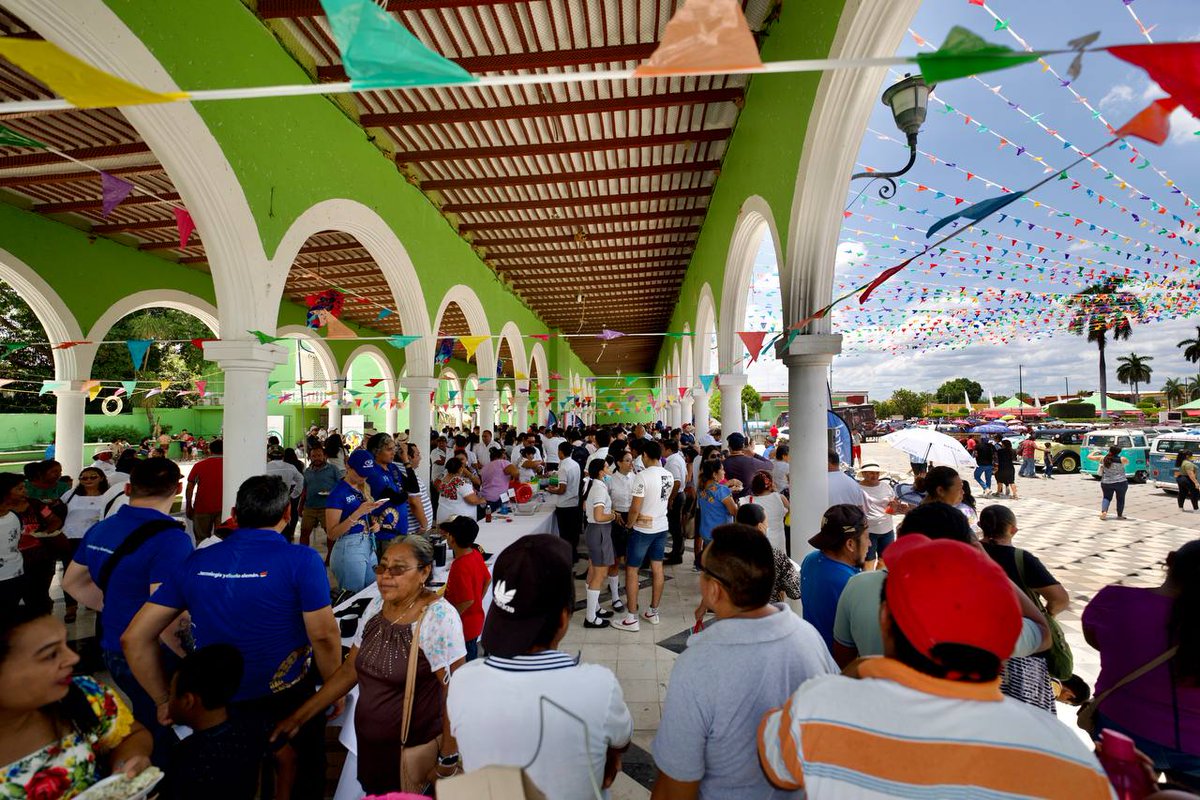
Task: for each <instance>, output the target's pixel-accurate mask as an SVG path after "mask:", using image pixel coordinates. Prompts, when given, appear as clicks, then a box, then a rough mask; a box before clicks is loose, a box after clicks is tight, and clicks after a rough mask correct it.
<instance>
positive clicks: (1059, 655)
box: [1015, 547, 1075, 681]
mask: <svg viewBox="0 0 1200 800" xmlns="http://www.w3.org/2000/svg"><path fill="white" fill-rule="evenodd" d="M1015 549H1016V551H1017V552H1016V560H1017V575H1018V577H1020V578H1021V589H1022V590H1024V592H1025V594H1026V595H1028V596H1029V599H1030V600H1032V601H1033V604H1034V605H1036V606H1037V607H1038V610H1039V611H1041V612H1042V616H1043V617H1045V619H1046V624H1047V625H1048V626H1049V627H1050V649H1049V650H1047V651H1046V665H1047V666H1048V667H1049V668H1050V674H1051V675H1052V676H1053V677H1055V678H1058V679H1059V680H1060V681H1065V680H1066V679H1067V678H1069V677H1071V674H1072V672H1073V670H1074V669H1075V656H1074V655H1073V654H1072V653H1071V645H1070V644H1069V643H1068V642H1067V635H1066V634H1065V633H1063V629H1062V626H1061V625H1059V624H1058V620H1056V619H1055V618H1054V617H1052V616H1050V614H1049V613H1047V611H1046V604H1045V603H1043V602H1042V596H1041V595H1040V594H1038V593H1037V592H1035V591H1033V590H1032V589H1030V588H1029V584H1028V583H1026V582H1025V551H1024V550H1022V549H1021V548H1019V547H1018V548H1015Z"/></svg>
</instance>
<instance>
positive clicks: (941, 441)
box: [881, 428, 975, 467]
mask: <svg viewBox="0 0 1200 800" xmlns="http://www.w3.org/2000/svg"><path fill="white" fill-rule="evenodd" d="M881 441H883V442H884V443H885V444H887V445H888V446H890V447H894V448H896V449H897V450H899V451H900V452H902V453H908V454H909V455H910V456H916V457H917V458H923V459H925V461H927V462H931V463H933V464H943V465H945V466H948V467H974V466H975V457H974V456H972V455H971V454H970V453H968V452H967V448H965V447H963V445H962V442H960V441H958V440H957V439H955V438H953V437H950V436H947V435H946V434H944V433H938V432H937V431H933V430H929V429H927V428H905V429H903V430H899V431H896V432H895V433H889V434H888V435H887V436H884V437H883V439H882V440H881Z"/></svg>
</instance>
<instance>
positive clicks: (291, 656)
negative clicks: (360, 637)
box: [121, 475, 342, 800]
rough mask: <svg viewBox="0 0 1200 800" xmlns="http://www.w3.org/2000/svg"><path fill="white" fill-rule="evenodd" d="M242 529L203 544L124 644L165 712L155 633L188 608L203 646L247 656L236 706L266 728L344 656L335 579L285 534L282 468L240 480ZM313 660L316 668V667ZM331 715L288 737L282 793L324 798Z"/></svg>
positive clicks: (287, 510)
mask: <svg viewBox="0 0 1200 800" xmlns="http://www.w3.org/2000/svg"><path fill="white" fill-rule="evenodd" d="M236 514H237V521H238V526H239V527H238V529H237V530H235V531H234V532H233V533H231V534H230V535H229V536H228V537H226V539H225V541H223V542H221V543H220V544H218V545H214V546H212V547H206V548H202V549H200V550H197V551H196V552H195V553H193V554H192V555H191V556H189V557H188V559H187V560H186V561H185V562H184V563H183V564H182V566H181V567H180V568H179V569H178V570H177V571H176V572H175V574H174V575H172V576H171V577H170V578H168V579H167V580H166V581H165V582H164V583H163V585H162V586H160V587H159V589H158V591H157V592H155V593H154V596H153V597H152V598H151V599H150V601H149V602H148V603H146V605H145V606H144V607H143V608H142V610H141V611H140V612H139V613H138V615H137V616H136V617H135V618H134V620H133V622H132V623H130V625H129V628H128V630H126V631H125V635H124V636H122V637H121V644H122V646H123V647H124V649H125V655H126V658H128V659H129V664H130V666H131V667H132V668H133V672H134V675H136V676H137V679H138V681H140V682H141V684H142V686H143V687H144V688H145V689H146V691H147V692H148V693H149V694H150V696H151V697H152V698H153V699H154V701H155V702H156V703H157V704H158V716H159V719H160V720H163V721H164V722H165V721H167V719H168V717H169V714H168V712H167V699H168V691H167V679H166V675H165V673H164V670H163V665H162V660H161V658H160V657H159V653H158V648H157V647H156V646H155V641H156V640H157V639H158V637H159V636H160V635H161V634H162V632H163V631H164V630H165V629H166V628H167V626H168V625H170V624H171V621H172V620H173V619H175V617H177V616H178V615H179V614H180V613H181V612H182V611H187V612H189V614H190V615H191V621H192V630H193V635H194V637H195V640H196V646H197V647H198V648H199V647H206V646H208V645H210V644H216V643H224V644H231V645H233V646H234V647H236V648H237V649H238V650H239V651H240V652H241V654H242V657H243V659H244V660H245V670H244V672H243V675H242V681H241V684H240V685H239V687H238V690H237V693H236V694H235V695H234V697H233V701H234V707H233V708H234V712H235V713H241V714H246V715H249V716H251V717H252V718H253V719H254V720H255V722H256V723H258V724H259V725H260V729H261V730H262V733H263V739H262V741H263V743H264V746H265V742H266V733H267V731H269V730H271V728H272V727H274V725H275V724H276V723H278V722H279V721H280V720H282V719H283V718H284V717H286V716H288V715H289V714H291V713H292V712H293V711H295V710H296V709H297V708H299V707H300V705H301V704H303V702H304V701H305V700H307V699H308V698H310V697H311V696H312V695H313V693H314V692H315V691H316V685H317V682H318V675H317V673H318V671H319V673H320V676H321V677H322V678H323V679H325V680H328V679H329V676H331V675H332V674H333V673H334V672H335V671H336V670H337V668H338V666H339V665H340V664H341V661H342V647H341V636H340V633H339V631H338V626H337V623H336V621H335V620H334V618H333V609H332V608H331V607H330V602H329V579H328V578H327V577H326V575H325V565H324V564H323V563H322V561H321V557H320V556H319V555H317V552H316V551H315V550H313V549H312V548H309V547H304V546H302V545H298V544H291V543H289V542H288V541H287V540H286V539H284V538H283V535H282V533H281V532H282V531H283V529H284V528H285V527H287V524H288V521H289V518H290V516H291V504H290V503H289V497H288V488H287V486H286V484H284V482H283V481H282V480H281V479H279V478H278V477H275V476H268V475H258V476H255V477H253V478H249V479H247V480H246V481H245V483H243V484H242V485H241V487H240V488H239V489H238V494H237V506H236ZM314 661H315V662H316V669H315V670H314V669H313V668H312V666H313V662H314ZM324 728H325V720H324V718H323V717H322V716H320V715H318V716H317V717H315V718H314V720H313V723H311V724H309V725H306V726H305V727H304V728H302V729H301V730H300V732H299V733H298V734H297V735H296V737H295V738H293V739H292V740H291V744H290V747H291V748H294V749H295V752H294V753H289V756H290V757H288V758H280V759H278V760H277V764H276V777H277V780H278V786H279V788H280V794H281V795H282V796H286V789H285V787H292V788H291V797H292V798H297V799H299V800H306V798H313V799H314V800H317V799H319V798H321V797H322V796H323V794H324V786H325V742H324Z"/></svg>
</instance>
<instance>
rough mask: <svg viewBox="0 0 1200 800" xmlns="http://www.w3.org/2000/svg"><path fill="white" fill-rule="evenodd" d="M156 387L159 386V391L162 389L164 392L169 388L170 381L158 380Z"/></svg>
mask: <svg viewBox="0 0 1200 800" xmlns="http://www.w3.org/2000/svg"><path fill="white" fill-rule="evenodd" d="M158 388H159V389H160V390H161V391H164V392H165V391H166V390H167V389H170V388H171V382H170V381H159V382H158Z"/></svg>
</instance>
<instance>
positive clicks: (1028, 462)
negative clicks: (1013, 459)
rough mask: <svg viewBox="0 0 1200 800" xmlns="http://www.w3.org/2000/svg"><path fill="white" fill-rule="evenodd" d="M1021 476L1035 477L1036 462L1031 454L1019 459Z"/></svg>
mask: <svg viewBox="0 0 1200 800" xmlns="http://www.w3.org/2000/svg"><path fill="white" fill-rule="evenodd" d="M1021 477H1022V478H1035V477H1037V462H1036V461H1034V460H1033V456H1030V457H1029V458H1022V459H1021Z"/></svg>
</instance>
